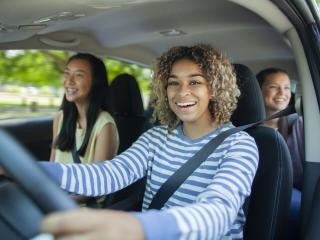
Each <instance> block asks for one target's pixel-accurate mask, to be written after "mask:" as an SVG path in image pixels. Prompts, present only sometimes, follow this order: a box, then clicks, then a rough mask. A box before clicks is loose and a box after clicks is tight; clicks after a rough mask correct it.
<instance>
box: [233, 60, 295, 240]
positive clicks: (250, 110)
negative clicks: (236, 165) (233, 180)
mask: <svg viewBox="0 0 320 240" xmlns="http://www.w3.org/2000/svg"><path fill="white" fill-rule="evenodd" d="M234 66H235V71H236V74H237V83H238V86H239V88H240V90H241V96H240V98H239V103H238V107H237V109H236V111H235V112H234V114H233V115H232V118H231V120H232V123H233V124H234V125H235V126H240V125H244V124H247V123H251V122H256V121H259V120H261V119H264V118H265V112H264V103H263V98H262V94H261V90H260V87H259V85H258V82H257V80H256V78H255V75H254V74H253V73H252V72H251V70H250V69H249V68H247V67H246V66H244V65H241V64H235V65H234ZM247 132H248V133H249V134H250V135H251V136H252V137H254V139H255V141H256V143H257V146H258V149H259V166H258V171H257V173H256V176H255V178H254V182H253V186H252V192H251V195H250V197H249V199H247V202H246V216H247V221H246V224H245V228H244V239H246V240H256V239H259V240H276V239H285V235H286V226H287V223H288V214H289V206H290V199H291V192H292V166H291V159H290V153H289V150H288V147H287V144H286V142H285V140H284V139H283V137H282V136H281V135H280V134H279V132H278V131H276V130H275V129H272V128H268V127H264V126H256V127H253V128H250V129H248V130H247Z"/></svg>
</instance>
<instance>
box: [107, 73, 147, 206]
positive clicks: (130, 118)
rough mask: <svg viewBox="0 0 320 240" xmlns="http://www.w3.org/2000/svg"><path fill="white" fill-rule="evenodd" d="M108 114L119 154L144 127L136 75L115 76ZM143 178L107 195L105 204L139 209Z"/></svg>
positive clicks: (111, 86) (110, 90)
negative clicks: (116, 132) (110, 115)
mask: <svg viewBox="0 0 320 240" xmlns="http://www.w3.org/2000/svg"><path fill="white" fill-rule="evenodd" d="M108 101H109V103H110V105H111V106H110V109H111V114H112V115H113V117H114V120H115V122H116V124H117V128H118V132H119V139H120V145H119V150H118V154H120V153H121V152H123V151H125V150H126V149H127V148H129V147H130V146H131V145H132V143H133V142H134V141H135V140H137V138H138V137H139V136H140V135H141V134H142V133H143V132H144V130H145V122H146V117H145V116H144V108H143V102H142V97H141V93H140V90H139V86H138V83H137V81H136V79H135V78H134V77H133V76H131V75H129V74H120V75H119V76H117V77H116V78H115V79H114V80H113V81H112V83H111V84H110V88H109V99H108ZM145 181H146V178H143V179H140V180H139V181H137V182H136V183H134V184H132V185H130V186H128V187H126V188H124V189H122V190H120V191H118V192H116V193H114V194H112V195H110V196H109V197H108V198H107V201H105V203H104V207H108V208H110V209H118V210H140V209H141V205H142V199H143V192H144V188H145Z"/></svg>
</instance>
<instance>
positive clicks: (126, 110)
mask: <svg viewBox="0 0 320 240" xmlns="http://www.w3.org/2000/svg"><path fill="white" fill-rule="evenodd" d="M109 101H110V105H111V114H112V115H113V117H114V120H115V122H116V124H117V128H118V132H119V138H120V146H119V151H118V153H121V152H123V151H124V150H126V149H127V148H128V147H130V146H131V144H132V143H133V142H134V141H135V140H136V139H137V138H138V137H139V136H140V135H141V134H142V132H143V130H144V126H145V117H144V109H143V102H142V97H141V93H140V90H139V86H138V83H137V81H136V79H135V78H134V77H133V76H131V75H129V74H120V75H119V76H117V77H116V78H115V79H114V80H113V81H112V83H111V85H110V89H109Z"/></svg>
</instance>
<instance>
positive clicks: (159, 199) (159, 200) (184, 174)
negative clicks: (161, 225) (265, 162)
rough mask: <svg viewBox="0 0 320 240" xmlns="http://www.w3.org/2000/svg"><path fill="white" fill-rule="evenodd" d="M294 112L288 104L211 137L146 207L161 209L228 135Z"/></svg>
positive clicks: (292, 106) (292, 107) (169, 179)
mask: <svg viewBox="0 0 320 240" xmlns="http://www.w3.org/2000/svg"><path fill="white" fill-rule="evenodd" d="M292 113H295V108H294V105H290V106H288V107H287V108H285V109H283V110H282V111H280V112H277V113H275V114H273V115H272V116H270V117H268V118H266V119H263V120H260V121H258V122H255V123H250V124H247V125H243V126H239V127H235V128H231V129H228V130H226V131H224V132H222V133H220V134H219V135H218V136H216V137H215V138H213V139H211V140H210V141H209V142H208V143H207V144H206V145H204V146H203V147H202V148H201V149H200V150H199V151H198V152H197V153H196V154H195V155H193V156H192V157H191V158H190V159H189V160H188V161H187V162H186V163H185V164H184V165H183V166H182V167H180V168H179V169H178V170H177V171H176V172H175V173H174V174H173V175H172V176H171V177H170V178H168V179H167V181H166V182H165V183H164V184H163V185H162V186H161V187H160V188H159V190H158V191H157V193H156V194H155V195H154V197H153V199H152V201H151V204H150V205H149V207H148V209H161V208H162V207H163V205H164V204H165V203H166V202H167V201H168V199H169V198H170V197H171V196H172V194H173V193H174V192H175V191H176V190H177V189H178V188H179V187H180V185H181V184H182V183H183V182H184V181H185V180H186V179H187V178H188V177H189V176H190V175H191V174H192V173H193V172H194V171H195V170H196V169H197V168H198V167H199V166H200V165H201V163H203V162H204V161H205V160H206V159H207V158H208V156H209V155H210V154H212V153H213V152H214V151H215V149H216V148H217V147H218V146H219V145H220V144H221V143H222V142H223V141H224V140H225V139H226V138H227V137H228V136H230V135H232V134H234V133H237V132H240V131H243V130H245V129H248V128H250V127H253V126H256V125H259V124H261V123H263V122H265V121H269V120H271V119H274V118H279V117H283V116H287V115H289V114H292Z"/></svg>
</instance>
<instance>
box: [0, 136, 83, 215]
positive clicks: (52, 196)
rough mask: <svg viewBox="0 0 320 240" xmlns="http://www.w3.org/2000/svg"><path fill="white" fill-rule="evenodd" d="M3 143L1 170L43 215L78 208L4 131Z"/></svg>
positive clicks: (1, 137) (0, 153) (0, 154)
mask: <svg viewBox="0 0 320 240" xmlns="http://www.w3.org/2000/svg"><path fill="white" fill-rule="evenodd" d="M0 139H1V144H0V166H1V167H3V169H4V170H5V172H6V173H7V174H8V175H9V176H10V177H12V179H13V180H14V181H15V182H16V183H17V184H18V185H19V186H20V187H21V189H23V190H24V191H25V192H26V194H27V195H28V196H29V197H30V198H31V199H33V201H34V202H35V203H36V204H37V205H38V206H39V208H40V209H41V210H42V211H43V212H44V213H50V212H54V211H65V210H71V209H75V208H77V204H76V203H75V202H74V201H73V200H72V199H71V198H69V197H68V196H67V195H66V194H65V193H64V192H63V191H62V190H61V189H60V188H59V187H58V186H57V185H56V184H55V183H54V182H53V181H52V179H51V178H50V177H49V176H48V175H47V174H46V173H45V172H44V171H43V170H42V169H41V167H40V166H39V165H38V164H37V162H36V161H35V159H34V158H33V157H32V156H31V155H30V154H29V153H28V152H27V151H26V150H25V149H24V148H23V147H21V145H20V144H19V143H18V142H17V141H15V140H14V139H13V138H12V137H11V136H9V135H8V134H7V133H6V132H4V131H3V130H0Z"/></svg>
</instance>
